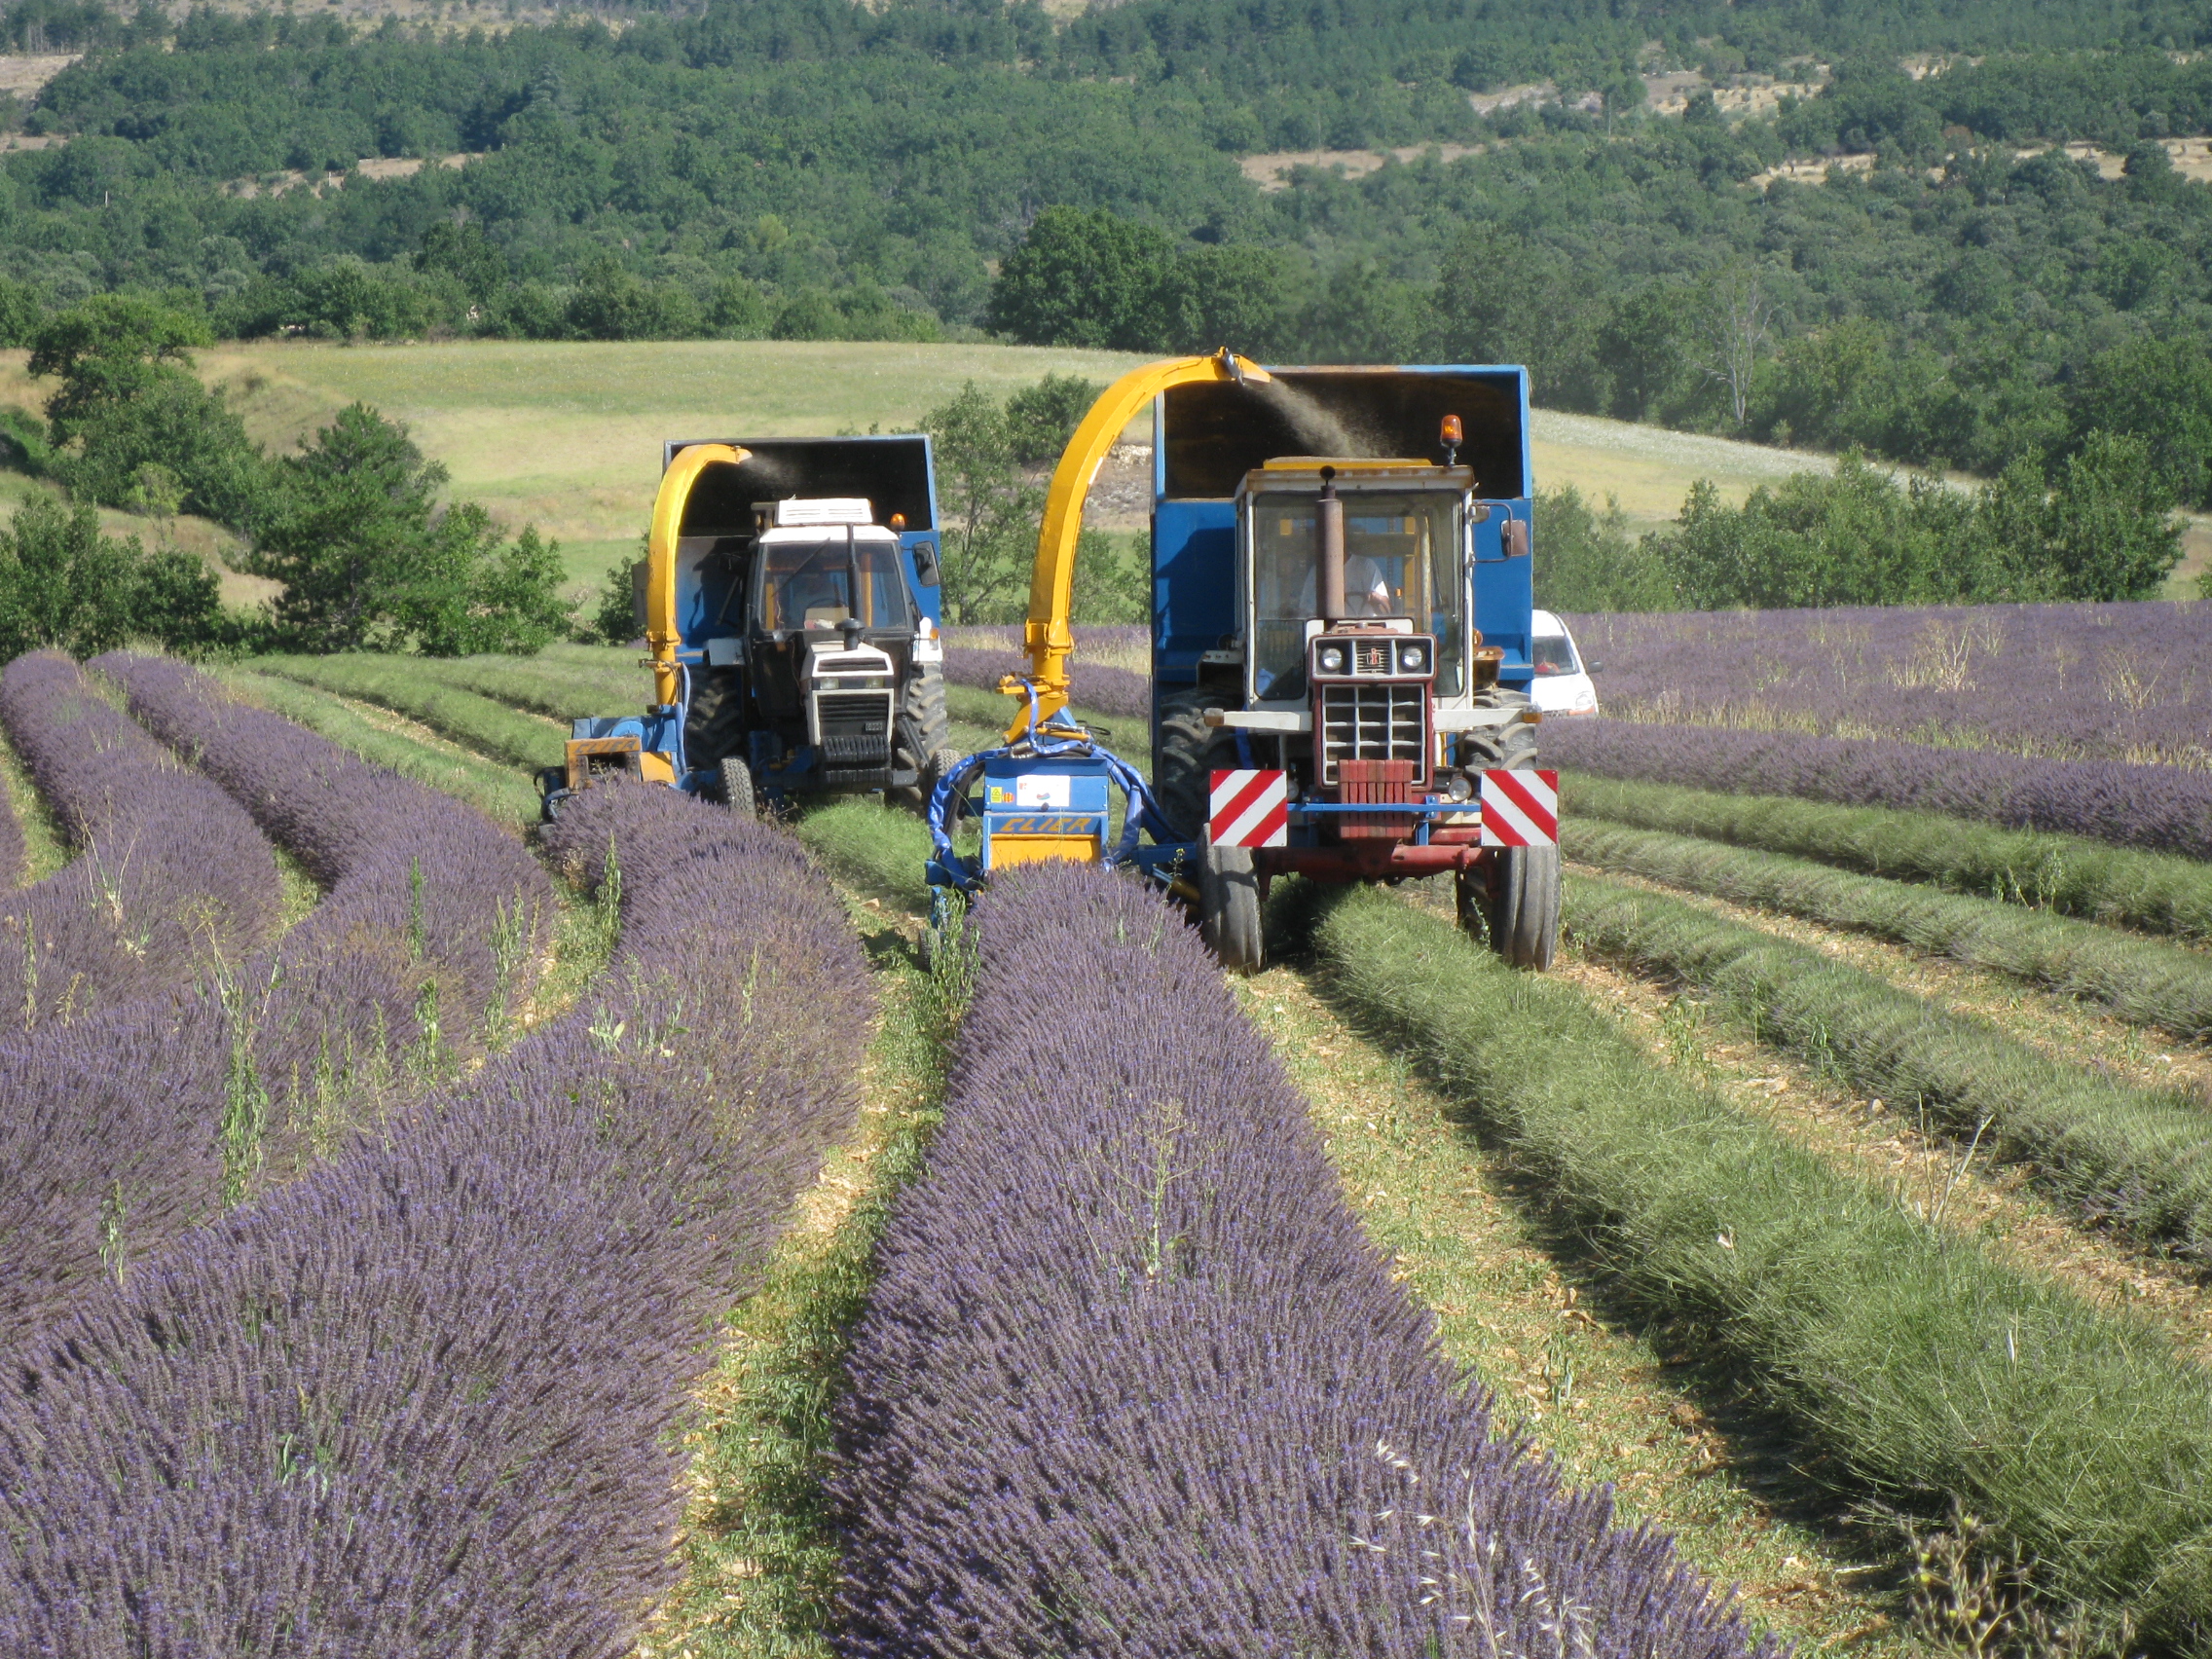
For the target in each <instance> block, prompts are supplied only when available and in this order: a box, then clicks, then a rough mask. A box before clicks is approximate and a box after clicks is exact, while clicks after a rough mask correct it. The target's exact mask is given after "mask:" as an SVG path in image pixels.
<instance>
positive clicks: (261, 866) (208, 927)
mask: <svg viewBox="0 0 2212 1659" xmlns="http://www.w3.org/2000/svg"><path fill="white" fill-rule="evenodd" d="M0 721H4V722H5V723H6V725H7V728H8V733H9V736H10V738H11V739H12V740H13V742H14V744H15V746H16V750H17V753H18V754H19V755H20V756H22V759H23V763H24V765H25V767H26V768H27V769H28V770H29V772H30V774H31V777H32V780H33V781H34V782H35V783H36V784H37V786H38V789H39V792H40V793H42V794H43V795H44V796H45V797H46V799H47V801H48V802H49V803H50V804H51V805H52V807H53V809H54V812H55V817H56V818H57V819H59V821H60V822H61V825H62V827H63V830H64V831H65V833H66V834H67V835H68V836H69V838H70V841H71V842H72V844H73V846H74V849H75V852H76V857H75V858H74V859H73V860H72V861H71V862H70V864H69V865H68V866H65V867H64V868H62V869H61V870H59V871H57V872H56V873H55V874H54V875H52V876H50V877H48V878H47V879H46V880H45V881H42V882H40V883H38V884H37V885H36V886H34V887H30V888H27V889H24V890H23V891H21V892H18V893H13V894H9V895H7V896H6V897H5V899H4V900H0V1033H5V1034H7V1035H9V1036H12V1037H14V1038H17V1039H18V1040H19V1039H21V1038H22V1037H23V1036H25V1035H26V1034H35V1033H37V1032H38V1031H40V1030H41V1029H42V1028H46V1027H54V1026H61V1025H67V1024H70V1023H72V1022H74V1021H77V1020H81V1019H83V1018H85V1017H86V1016H88V1015H90V1014H94V1013H96V1012H99V1011H104V1010H112V1009H116V1008H119V1007H122V1006H124V1005H126V1004H128V1003H129V1002H131V1001H133V1000H135V999H137V998H140V997H144V996H148V995H151V994H153V993H155V992H157V991H161V990H164V989H166V988H167V987H169V986H172V985H174V984H176V983H178V982H180V981H181V980H183V979H185V978H187V977H189V976H191V975H192V974H194V973H195V972H198V971H202V970H204V969H205V968H207V967H208V966H210V965H211V964H213V963H217V962H223V961H230V962H236V961H239V960H240V959H242V958H243V957H245V956H247V955H249V954H251V953H252V952H253V951H255V950H257V949H260V948H261V947H263V946H265V945H267V944H268V942H269V941H270V940H272V939H274V938H275V937H276V930H277V927H278V925H279V923H280V920H281V917H282V914H283V887H282V883H281V882H280V881H279V879H278V877H277V872H276V856H275V854H274V853H273V852H272V851H271V849H270V846H269V843H268V842H267V841H266V840H265V839H264V838H263V837H262V834H261V832H260V830H257V829H255V827H254V824H253V821H252V820H251V819H250V818H249V817H247V816H246V814H245V813H243V812H241V811H240V809H239V807H238V805H237V804H236V803H235V802H234V801H232V800H231V799H230V798H229V797H228V796H227V795H225V793H223V792H222V791H221V790H220V789H218V788H216V787H215V786H214V785H213V784H212V783H210V782H209V781H208V780H207V779H205V778H203V777H202V776H200V775H199V774H198V773H196V772H193V771H192V770H190V769H189V768H187V767H184V766H180V765H179V764H178V763H177V761H176V759H175V757H174V756H171V755H169V754H168V753H167V752H166V750H164V749H163V747H162V746H161V745H160V744H158V743H156V742H155V741H154V740H153V739H151V738H149V737H148V736H147V735H146V734H145V733H144V732H143V731H141V730H140V729H139V728H138V727H137V726H136V725H135V724H134V723H133V722H132V721H131V720H130V719H129V717H128V716H127V715H125V714H124V713H123V712H122V711H121V710H120V709H118V708H116V707H115V706H114V705H113V704H112V703H109V702H108V701H106V700H105V699H104V698H102V697H101V696H100V695H99V694H98V692H97V691H96V690H95V689H94V688H93V687H92V685H91V684H90V683H89V682H87V681H86V679H85V677H84V675H83V673H82V671H80V670H79V668H78V667H77V665H76V664H75V663H74V662H72V661H70V659H69V658H68V657H66V656H64V655H62V654H60V653H59V652H55V651H40V652H35V653H33V654H31V655H27V656H20V657H18V658H16V659H15V660H14V661H12V662H10V663H9V664H8V665H7V668H6V669H5V670H4V671H0ZM11 827H12V828H13V823H12V820H11ZM19 855H20V843H19V839H18V858H19Z"/></svg>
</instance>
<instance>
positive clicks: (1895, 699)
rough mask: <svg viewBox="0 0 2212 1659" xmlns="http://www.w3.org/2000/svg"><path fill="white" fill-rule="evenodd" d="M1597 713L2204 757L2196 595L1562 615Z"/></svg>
mask: <svg viewBox="0 0 2212 1659" xmlns="http://www.w3.org/2000/svg"><path fill="white" fill-rule="evenodd" d="M1571 621H1572V624H1573V628H1574V634H1575V640H1576V643H1577V644H1578V645H1580V646H1581V647H1582V654H1583V655H1584V656H1585V657H1586V658H1595V659H1598V660H1600V661H1602V662H1603V663H1604V674H1603V676H1602V677H1601V678H1600V681H1599V690H1600V694H1601V696H1602V697H1603V699H1604V706H1605V707H1606V709H1607V711H1608V712H1610V713H1612V714H1614V715H1616V716H1624V717H1627V718H1631V719H1640V720H1657V721H1661V722H1666V723H1673V724H1696V725H1726V726H1746V727H1755V728H1764V729H1768V730H1787V731H1797V732H1807V733H1813V734H1817V735H1822V736H1830V737H1834V736H1893V737H1908V738H1910V737H1918V738H1921V739H1923V740H1933V741H1935V742H1937V743H1940V744H1945V745H1957V746H1961V747H1966V748H1973V749H2000V750H2009V751H2011V752H2013V753H2015V754H2020V755H2033V756H2045V757H2046V758H2053V759H2099V760H2134V761H2155V762H2163V763H2166V764H2170V765H2181V766H2189V767H2194V768H2198V769H2205V768H2212V609H2208V608H2206V607H2204V606H2203V605H2201V604H2196V603H2189V604H2179V605H2170V604H2163V603H2157V602H2147V603H2143V604H2132V605H2121V604H2116V605H2009V606H1974V607H1971V608H1969V607H1956V606H1951V607H1929V608H1919V607H1904V606H1899V607H1889V608H1864V609H1834V610H1750V611H1743V610H1734V611H1725V610H1724V611H1672V612H1658V613H1653V614H1647V615H1615V616H1577V617H1573V618H1571Z"/></svg>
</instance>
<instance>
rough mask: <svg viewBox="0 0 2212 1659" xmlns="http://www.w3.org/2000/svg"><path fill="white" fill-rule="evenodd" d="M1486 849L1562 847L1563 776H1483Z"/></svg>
mask: <svg viewBox="0 0 2212 1659" xmlns="http://www.w3.org/2000/svg"><path fill="white" fill-rule="evenodd" d="M1216 775H1217V776H1218V775H1219V774H1216ZM1483 845H1484V846H1486V847H1556V846H1558V845H1559V774H1558V773H1557V772H1535V771H1508V770H1506V769H1505V768H1504V767H1502V766H1497V767H1493V768H1491V769H1490V770H1489V771H1486V772H1485V773H1483Z"/></svg>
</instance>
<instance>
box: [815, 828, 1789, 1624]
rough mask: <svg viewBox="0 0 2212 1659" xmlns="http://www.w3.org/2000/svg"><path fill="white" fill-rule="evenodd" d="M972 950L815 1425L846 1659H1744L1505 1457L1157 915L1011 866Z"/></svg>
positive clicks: (1509, 1452)
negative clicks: (927, 1143)
mask: <svg viewBox="0 0 2212 1659" xmlns="http://www.w3.org/2000/svg"><path fill="white" fill-rule="evenodd" d="M974 925H975V928H976V931H977V935H978V937H979V940H980V959H979V964H978V971H977V983H976V997H975V1003H974V1006H973V1008H972V1010H971V1012H970V1013H969V1014H968V1016H967V1020H966V1023H965V1026H964V1028H963V1031H962V1035H961V1037H960V1039H959V1044H958V1048H957V1050H956V1052H955V1057H954V1058H955V1064H954V1073H953V1078H952V1083H951V1088H950V1093H949V1096H948V1099H947V1104H946V1108H945V1124H944V1127H943V1129H942V1131H941V1132H940V1136H939V1138H938V1140H937V1143H936V1146H935V1148H934V1150H933V1152H932V1155H931V1161H930V1171H929V1173H928V1174H927V1175H926V1176H924V1177H923V1178H922V1179H921V1180H920V1181H919V1182H918V1183H917V1184H916V1185H915V1186H914V1187H912V1188H910V1189H908V1191H907V1192H906V1193H905V1194H904V1195H903V1197H902V1198H900V1200H899V1201H898V1202H897V1204H896V1205H895V1207H894V1209H893V1212H892V1216H891V1219H890V1222H889V1225H888V1228H887V1231H886V1234H885V1237H884V1240H883V1246H882V1250H881V1256H880V1266H881V1270H882V1272H881V1278H880V1279H879V1281H878V1283H877V1285H876V1288H875V1292H874V1294H873V1296H872V1297H871V1299H870V1303H869V1308H868V1311H867V1312H866V1315H865V1316H864V1318H863V1320H862V1322H861V1324H860V1326H859V1328H858V1330H857V1332H856V1335H855V1339H854V1344H853V1348H852V1354H851V1361H850V1367H849V1370H850V1376H851V1380H852V1389H851V1393H850V1394H849V1395H848V1396H847V1397H846V1398H845V1399H844V1400H843V1401H842V1403H841V1404H840V1406H839V1407H838V1410H837V1427H838V1445H839V1457H840V1469H839V1472H838V1474H837V1476H836V1477H835V1480H834V1482H833V1489H834V1498H835V1502H836V1504H837V1506H838V1508H839V1510H840V1511H841V1514H842V1518H843V1524H844V1527H845V1531H846V1535H847V1540H848V1553H847V1558H846V1571H845V1583H846V1591H845V1604H846V1606H845V1613H846V1619H845V1623H844V1626H843V1627H842V1629H841V1631H840V1634H839V1635H838V1637H837V1647H838V1650H839V1651H840V1652H841V1653H844V1654H847V1655H851V1656H854V1659H861V1656H868V1659H893V1656H898V1659H918V1656H922V1655H928V1656H932V1659H1014V1656H1016V1655H1023V1656H1026V1655H1034V1654H1039V1653H1063V1652H1065V1653H1073V1652H1101V1653H1102V1652H1113V1653H1118V1654H1125V1655H1130V1656H1132V1659H1138V1656H1158V1659H1170V1656H1172V1659H1187V1656H1189V1655H1192V1654H1200V1653H1219V1654H1230V1653H1234V1654H1237V1655H1243V1656H1249V1659H1263V1656H1270V1655H1281V1656H1283V1659H1289V1656H1291V1655H1299V1654H1318V1653H1328V1654H1335V1655H1344V1656H1346V1659H1349V1656H1351V1655H1377V1656H1381V1655H1404V1654H1418V1653H1476V1654H1485V1653H1487V1654H1499V1653H1553V1652H1558V1653H1563V1654H1567V1653H1573V1654H1590V1655H1593V1656H1598V1655H1604V1656H1606V1659H1613V1656H1620V1659H1627V1656H1630V1655H1634V1656H1636V1659H1651V1656H1652V1655H1665V1656H1668V1659H1675V1656H1686V1655H1693V1654H1694V1655H1712V1656H1718V1655H1722V1654H1742V1653H1745V1652H1748V1651H1758V1652H1764V1651H1768V1649H1767V1647H1766V1646H1765V1644H1759V1645H1757V1646H1755V1647H1754V1644H1753V1642H1752V1641H1751V1638H1750V1637H1749V1636H1748V1634H1747V1633H1746V1631H1745V1629H1744V1627H1743V1625H1742V1624H1741V1622H1740V1621H1739V1620H1738V1619H1737V1618H1736V1617H1735V1615H1734V1614H1733V1613H1732V1612H1731V1611H1730V1610H1729V1609H1728V1608H1727V1607H1726V1605H1725V1604H1722V1603H1720V1602H1716V1601H1715V1600H1714V1598H1713V1597H1712V1596H1711V1595H1710V1594H1709V1592H1708V1591H1707V1590H1706V1588H1705V1587H1704V1586H1703V1585H1702V1583H1700V1582H1699V1581H1698V1580H1697V1579H1696V1578H1695V1577H1694V1575H1692V1574H1691V1573H1690V1572H1689V1571H1688V1570H1687V1569H1686V1568H1684V1567H1681V1566H1680V1565H1679V1564H1678V1562H1677V1559H1676V1558H1675V1556H1674V1553H1673V1551H1672V1549H1671V1547H1670V1546H1669V1545H1668V1544H1667V1543H1666V1542H1665V1541H1664V1540H1662V1539H1660V1538H1658V1537H1656V1536H1654V1535H1652V1534H1651V1533H1649V1532H1647V1531H1643V1530H1627V1529H1622V1528H1619V1527H1616V1526H1615V1525H1613V1523H1612V1519H1611V1503H1610V1499H1609V1497H1608V1496H1607V1495H1606V1494H1605V1493H1604V1492H1582V1493H1572V1492H1569V1491H1567V1490H1566V1489H1565V1488H1563V1487H1562V1485H1561V1483H1560V1480H1559V1476H1558V1473H1557V1471H1556V1470H1555V1469H1553V1468H1552V1467H1551V1466H1550V1465H1549V1464H1548V1463H1546V1462H1544V1461H1543V1460H1541V1459H1539V1458H1538V1457H1536V1456H1532V1455H1531V1454H1530V1451H1529V1449H1528V1448H1527V1446H1526V1445H1525V1444H1523V1443H1521V1442H1518V1441H1517V1440H1515V1439H1514V1438H1512V1437H1511V1436H1501V1435H1498V1434H1497V1432H1496V1430H1497V1425H1496V1423H1495V1422H1494V1420H1493V1417H1492V1415H1491V1412H1490V1409H1489V1403H1488V1401H1487V1399H1486V1397H1485V1396H1484V1395H1483V1394H1482V1393H1481V1392H1480V1391H1479V1390H1477V1389H1475V1388H1474V1387H1472V1386H1471V1385H1469V1384H1468V1383H1466V1382H1464V1381H1463V1380H1461V1379H1459V1378H1456V1377H1455V1376H1454V1375H1453V1373H1452V1370H1451V1367H1450V1366H1449V1364H1448V1363H1447V1362H1446V1360H1445V1359H1444V1358H1443V1356H1442V1355H1441V1353H1440V1352H1439V1350H1438V1347H1437V1344H1436V1339H1435V1333H1434V1327H1433V1323H1432V1320H1431V1318H1430V1316H1429V1314H1428V1313H1427V1312H1426V1311H1425V1310H1424V1309H1421V1308H1420V1307H1419V1305H1418V1304H1417V1303H1416V1302H1415V1301H1414V1300H1413V1298H1412V1297H1411V1296H1409V1295H1408V1294H1407V1293H1406V1292H1405V1291H1404V1290H1403V1289H1401V1288H1400V1287H1398V1286H1397V1285H1395V1284H1393V1283H1392V1282H1391V1278H1390V1272H1389V1268H1388V1265H1387V1263H1386V1262H1385V1261H1384V1260H1383V1258H1382V1256H1381V1255H1380V1254H1379V1253H1378V1252H1377V1250H1376V1249H1375V1247H1374V1245H1373V1244H1372V1243H1371V1242H1370V1241H1369V1240H1368V1239H1367V1237H1366V1236H1365V1235H1364V1234H1363V1232H1362V1231H1361V1228H1360V1225H1359V1223H1358V1221H1357V1220H1356V1219H1355V1218H1354V1217H1353V1215H1352V1214H1351V1212H1350V1210H1349V1209H1348V1208H1347V1206H1346V1202H1345V1199H1344V1197H1343V1194H1342V1191H1341V1189H1340V1186H1339V1183H1338V1180H1337V1177H1336V1175H1335V1173H1334V1171H1333V1170H1332V1168H1331V1166H1330V1164H1329V1162H1328V1161H1327V1159H1326V1157H1325V1156H1324V1154H1323V1152H1322V1150H1321V1147H1320V1145H1319V1143H1318V1141H1317V1139H1316V1137H1315V1134H1314V1131H1313V1129H1312V1128H1311V1127H1310V1124H1309V1119H1308V1116H1307V1113H1306V1110H1305V1106H1304V1104H1303V1102H1302V1101H1301V1100H1300V1099H1299V1097H1298V1096H1297V1094H1296V1093H1295V1092H1294V1091H1293V1090H1292V1088H1290V1086H1289V1084H1288V1082H1287V1081H1286V1080H1285V1079H1284V1077H1283V1075H1282V1073H1281V1071H1280V1070H1279V1069H1278V1067H1277V1065H1276V1063H1275V1061H1274V1059H1273V1057H1272V1054H1271V1053H1270V1051H1269V1050H1268V1047H1267V1044H1266V1042H1265V1041H1264V1040H1263V1039H1262V1038H1261V1037H1260V1035H1259V1034H1258V1033H1257V1032H1256V1031H1254V1030H1253V1029H1252V1028H1251V1026H1250V1025H1249V1024H1248V1023H1247V1022H1246V1021H1245V1020H1244V1019H1243V1018H1242V1016H1241V1015H1240V1014H1239V1013H1238V1012H1237V1009H1236V1007H1235V1002H1234V1000H1233V999H1232V997H1231V996H1230V994H1229V992H1228V990H1227V989H1226V987H1225V986H1224V985H1223V983H1222V980H1221V977H1220V975H1219V974H1218V973H1217V972H1216V971H1215V970H1214V968H1213V966H1212V964H1211V962H1210V961H1209V960H1208V958H1207V957H1206V955H1205V953H1204V951H1203V950H1202V949H1201V948H1200V947H1199V946H1198V942H1197V940H1196V937H1195V936H1194V935H1193V934H1192V932H1191V931H1190V930H1189V929H1188V928H1186V927H1184V926H1183V925H1182V924H1181V922H1180V921H1179V920H1178V919H1177V918H1176V917H1175V916H1174V915H1173V914H1172V913H1171V912H1170V911H1169V910H1168V909H1167V908H1166V907H1165V906H1163V905H1162V904H1161V903H1158V902H1157V901H1156V900H1154V899H1152V898H1150V897H1148V896H1147V895H1146V894H1145V893H1144V892H1143V891H1142V890H1141V889H1140V888H1138V887H1137V886H1136V885H1135V884H1133V883H1125V882H1121V881H1117V880H1116V879H1114V878H1113V877H1112V876H1111V875H1108V874H1104V873H1101V872H1098V871H1094V870H1089V869H1079V868H1074V867H1069V866H1037V867H1035V868H1034V869H1022V870H1018V871H1014V872H1013V874H1011V875H1010V876H1009V877H1008V878H1007V879H1005V880H1003V881H1001V882H1000V883H999V884H997V886H995V887H994V889H993V890H992V892H991V893H990V894H989V895H988V896H987V897H986V898H984V899H983V900H982V901H981V902H980V903H979V905H978V907H977V911H976V913H975V917H974ZM1071 981H1080V982H1081V983H1082V984H1083V985H1084V987H1085V998H1084V1003H1083V1006H1082V1008H1081V1009H1080V1010H1078V1011H1076V1012H1074V1013H1072V1014H1071V1012H1070V1011H1069V1009H1068V1007H1067V1006H1066V1004H1065V1003H1064V1001H1063V1000H1061V999H1059V998H1056V997H1054V996H1053V995H1052V994H1051V990H1050V987H1052V986H1055V985H1064V984H1067V983H1070V982H1071Z"/></svg>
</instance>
